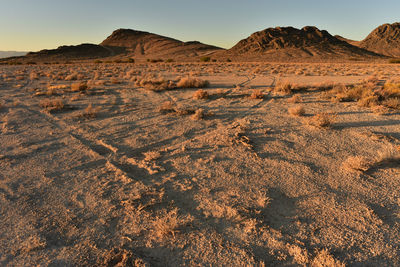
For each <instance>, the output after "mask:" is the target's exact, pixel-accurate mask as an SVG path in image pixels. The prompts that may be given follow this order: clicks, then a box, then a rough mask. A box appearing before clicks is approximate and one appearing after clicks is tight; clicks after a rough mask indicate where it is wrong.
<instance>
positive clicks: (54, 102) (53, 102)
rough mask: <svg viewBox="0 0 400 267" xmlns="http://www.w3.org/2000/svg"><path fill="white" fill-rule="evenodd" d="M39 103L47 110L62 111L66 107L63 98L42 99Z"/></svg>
mask: <svg viewBox="0 0 400 267" xmlns="http://www.w3.org/2000/svg"><path fill="white" fill-rule="evenodd" d="M39 105H40V106H41V107H42V108H44V109H45V110H46V111H47V112H55V111H60V110H63V109H64V108H65V107H66V106H65V104H64V102H63V101H62V100H61V99H45V100H42V101H40V103H39Z"/></svg>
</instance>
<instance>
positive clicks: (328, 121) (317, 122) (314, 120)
mask: <svg viewBox="0 0 400 267" xmlns="http://www.w3.org/2000/svg"><path fill="white" fill-rule="evenodd" d="M336 118H337V115H336V114H334V113H328V112H321V113H318V114H315V115H314V116H312V117H311V118H309V119H307V120H305V123H306V124H307V125H310V126H314V127H317V128H329V127H331V126H332V125H333V123H334V122H335V121H336Z"/></svg>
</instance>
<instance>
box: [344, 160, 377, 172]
mask: <svg viewBox="0 0 400 267" xmlns="http://www.w3.org/2000/svg"><path fill="white" fill-rule="evenodd" d="M372 165H373V162H371V161H370V160H368V159H367V158H366V157H363V156H351V157H349V158H347V160H346V161H345V162H343V165H342V167H343V169H344V170H345V171H347V172H349V173H356V174H362V173H364V172H366V171H368V170H369V168H370V167H371V166H372Z"/></svg>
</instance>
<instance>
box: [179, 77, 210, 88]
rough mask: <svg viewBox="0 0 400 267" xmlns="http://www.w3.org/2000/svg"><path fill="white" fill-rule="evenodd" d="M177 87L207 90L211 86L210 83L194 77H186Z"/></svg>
mask: <svg viewBox="0 0 400 267" xmlns="http://www.w3.org/2000/svg"><path fill="white" fill-rule="evenodd" d="M176 85H177V86H178V87H179V88H205V87H208V86H209V85H210V82H209V81H206V80H201V79H198V78H194V77H185V78H181V79H180V80H179V81H178V83H177V84H176Z"/></svg>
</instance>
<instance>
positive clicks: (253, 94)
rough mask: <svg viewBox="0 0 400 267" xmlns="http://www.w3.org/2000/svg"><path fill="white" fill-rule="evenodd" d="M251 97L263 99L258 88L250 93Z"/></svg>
mask: <svg viewBox="0 0 400 267" xmlns="http://www.w3.org/2000/svg"><path fill="white" fill-rule="evenodd" d="M250 98H251V99H264V94H263V93H262V92H261V91H260V90H255V91H253V93H251V95H250Z"/></svg>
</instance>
